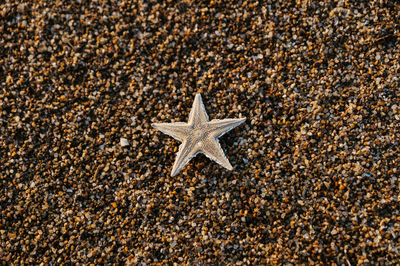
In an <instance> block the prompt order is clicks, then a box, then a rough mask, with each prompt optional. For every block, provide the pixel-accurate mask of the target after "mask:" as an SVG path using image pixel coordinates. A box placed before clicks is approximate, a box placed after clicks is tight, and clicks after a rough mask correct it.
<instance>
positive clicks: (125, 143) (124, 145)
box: [119, 138, 129, 147]
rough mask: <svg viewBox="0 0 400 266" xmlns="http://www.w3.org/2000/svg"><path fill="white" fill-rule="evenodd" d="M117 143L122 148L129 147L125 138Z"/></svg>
mask: <svg viewBox="0 0 400 266" xmlns="http://www.w3.org/2000/svg"><path fill="white" fill-rule="evenodd" d="M119 143H120V144H121V146H122V147H126V146H129V142H128V140H127V139H126V138H121V139H120V140H119Z"/></svg>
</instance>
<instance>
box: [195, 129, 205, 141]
mask: <svg viewBox="0 0 400 266" xmlns="http://www.w3.org/2000/svg"><path fill="white" fill-rule="evenodd" d="M193 136H194V137H195V138H196V139H200V140H202V139H205V138H206V136H207V134H206V133H205V132H204V130H201V129H195V130H194V131H193Z"/></svg>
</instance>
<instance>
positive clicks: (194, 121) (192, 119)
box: [188, 93, 208, 125]
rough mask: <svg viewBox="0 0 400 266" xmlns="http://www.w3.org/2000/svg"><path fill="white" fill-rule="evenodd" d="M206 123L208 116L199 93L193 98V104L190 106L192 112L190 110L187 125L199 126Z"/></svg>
mask: <svg viewBox="0 0 400 266" xmlns="http://www.w3.org/2000/svg"><path fill="white" fill-rule="evenodd" d="M207 121H208V115H207V112H206V108H205V107H204V104H203V100H202V99H201V95H200V93H198V94H196V97H195V98H194V102H193V105H192V110H190V114H189V122H188V123H189V124H191V125H199V124H203V123H206V122H207Z"/></svg>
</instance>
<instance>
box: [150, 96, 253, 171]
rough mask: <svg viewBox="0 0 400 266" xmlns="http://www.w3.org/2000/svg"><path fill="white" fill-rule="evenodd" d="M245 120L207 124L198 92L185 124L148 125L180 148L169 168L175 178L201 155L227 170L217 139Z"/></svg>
mask: <svg viewBox="0 0 400 266" xmlns="http://www.w3.org/2000/svg"><path fill="white" fill-rule="evenodd" d="M245 120H246V118H236V119H223V120H219V119H214V120H211V121H208V115H207V113H206V109H205V108H204V104H203V101H202V99H201V95H200V94H199V93H198V94H196V97H195V99H194V102H193V106H192V110H191V111H190V114H189V121H188V122H187V123H184V122H176V123H159V124H152V126H153V127H154V128H156V129H158V130H160V131H161V132H163V133H165V134H167V135H169V136H171V137H173V138H174V139H176V140H179V141H180V142H182V143H181V145H180V146H179V151H178V154H177V156H176V159H175V163H174V166H173V167H172V172H171V176H172V177H173V176H176V175H177V174H178V172H179V170H181V169H182V168H183V167H184V166H185V165H186V164H187V163H188V162H189V161H190V159H192V158H193V157H195V156H196V155H197V154H199V153H203V154H204V155H205V156H207V157H208V158H210V159H211V160H214V161H216V162H217V163H218V164H220V165H222V166H223V167H225V168H226V169H228V170H232V165H231V164H230V163H229V161H228V159H227V158H226V157H225V154H224V151H223V150H222V148H221V145H220V144H219V142H218V138H219V137H221V136H222V135H224V134H225V133H227V132H228V131H230V130H231V129H233V128H235V127H237V126H239V125H240V124H242V123H243V122H244V121H245Z"/></svg>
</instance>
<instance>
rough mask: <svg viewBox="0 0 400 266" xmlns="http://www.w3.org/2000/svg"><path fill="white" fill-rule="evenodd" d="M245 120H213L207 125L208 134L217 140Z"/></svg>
mask: <svg viewBox="0 0 400 266" xmlns="http://www.w3.org/2000/svg"><path fill="white" fill-rule="evenodd" d="M245 120H246V118H234V119H223V120H219V119H214V120H211V121H210V122H208V123H207V125H208V127H209V132H210V134H211V135H212V136H213V137H214V138H219V137H221V136H222V135H224V134H225V133H227V132H228V131H230V130H232V129H234V128H235V127H237V126H239V125H240V124H242V123H243V122H244V121H245Z"/></svg>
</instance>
